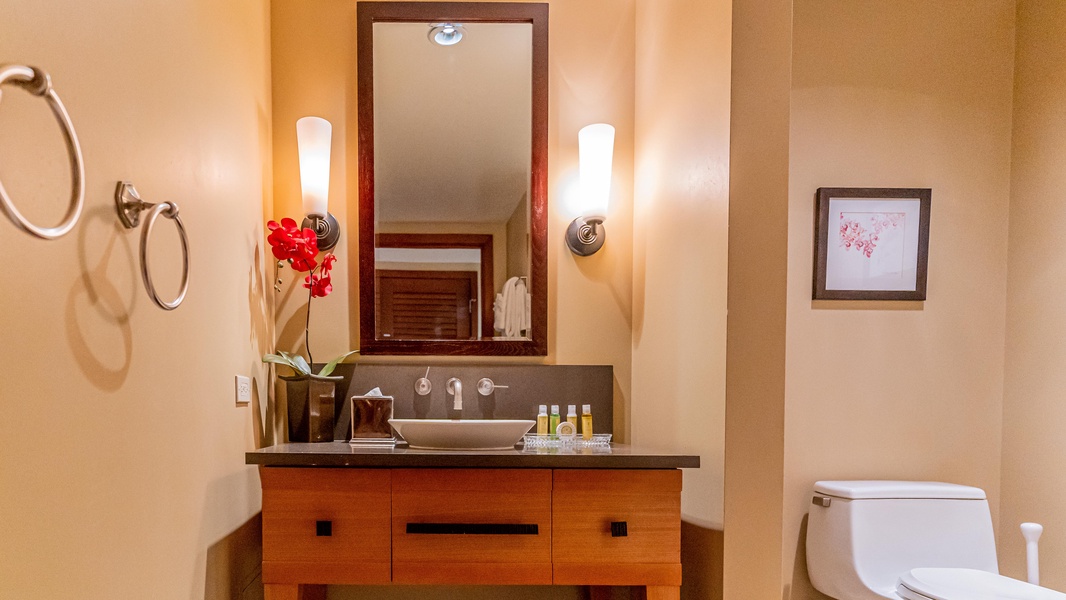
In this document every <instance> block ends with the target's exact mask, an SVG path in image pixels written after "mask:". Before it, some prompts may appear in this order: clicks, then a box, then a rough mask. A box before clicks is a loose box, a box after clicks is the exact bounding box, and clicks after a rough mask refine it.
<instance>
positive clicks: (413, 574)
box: [392, 469, 552, 585]
mask: <svg viewBox="0 0 1066 600" xmlns="http://www.w3.org/2000/svg"><path fill="white" fill-rule="evenodd" d="M551 485H552V477H551V471H550V470H547V469H396V470H394V471H393V479H392V552H393V567H392V576H393V581H394V582H395V583H437V584H485V585H490V584H543V585H547V584H550V583H551V581H552V573H551Z"/></svg>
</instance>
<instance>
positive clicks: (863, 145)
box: [727, 0, 1014, 600]
mask: <svg viewBox="0 0 1066 600" xmlns="http://www.w3.org/2000/svg"><path fill="white" fill-rule="evenodd" d="M794 7H795V17H794V44H793V59H792V67H793V71H792V119H791V144H790V169H789V189H790V196H789V231H788V237H789V250H788V257H789V270H788V281H789V284H788V329H787V334H786V339H787V355H788V358H787V385H786V400H785V410H786V420H785V454H784V456H785V505H784V543H783V553H784V558H785V566H786V572H785V577H786V579H785V582H784V585H785V586H786V588H787V586H788V585H789V579H790V578H791V579H792V583H793V585H795V586H796V587H795V589H793V591H792V598H793V599H794V600H795V599H797V598H811V597H818V596H817V594H816V593H815V592H813V590H810V589H809V587H808V586H809V583H808V580H807V577H806V572H805V565H804V564H803V560H802V559H803V551H802V549H803V539H802V534H803V530H802V529H801V522H802V520H803V517H804V515H805V514H806V512H807V509H808V507H809V506H810V500H809V493H810V490H811V486H812V484H813V483H814V482H815V481H816V480H818V479H932V480H944V481H951V482H956V483H962V484H968V485H975V486H978V487H981V488H983V489H985V490H986V491H987V492H988V494H989V498H990V501H991V505H992V510H993V517H995V515H996V514H997V512H996V511H997V508H998V505H999V487H1000V486H999V474H1000V424H1001V415H1002V394H1003V368H1004V348H1003V340H1004V335H1005V317H1004V315H1005V310H1006V276H1007V217H1008V199H1009V197H1010V183H1011V181H1010V166H1011V157H1010V136H1011V129H1010V127H1011V89H1012V70H1013V44H1014V38H1013V34H1014V29H1013V21H1014V18H1013V16H1014V3H1013V2H1011V1H1009V0H986V1H982V2H967V3H946V2H924V1H922V0H906V1H904V0H900V1H895V2H872V3H870V2H867V3H855V2H850V1H849V0H796V1H795V3H794ZM820 186H829V187H852V186H854V187H929V188H932V189H933V201H932V217H931V222H930V242H929V248H930V250H929V280H928V289H929V294H928V300H927V301H925V302H923V303H909V302H908V303H892V302H852V303H848V302H828V301H823V302H812V301H811V268H812V267H811V265H812V256H813V254H812V252H813V250H812V249H813V243H814V242H813V227H812V215H813V214H814V194H815V190H816V189H817V188H818V187H820ZM727 525H728V522H727ZM1011 527H1012V528H1013V525H1011ZM997 533H999V537H1000V538H1002V537H1003V533H1002V532H999V531H998V529H997ZM1007 535H1014V533H1013V531H1011V532H1009V533H1008V534H1007ZM793 565H795V567H794V568H793Z"/></svg>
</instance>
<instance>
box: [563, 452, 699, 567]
mask: <svg viewBox="0 0 1066 600" xmlns="http://www.w3.org/2000/svg"><path fill="white" fill-rule="evenodd" d="M553 479H554V480H553V491H552V556H553V560H554V582H555V583H556V584H578V583H584V584H586V585H588V584H591V585H637V584H654V585H680V584H681V471H680V470H677V469H664V470H624V471H623V470H577V469H559V470H556V471H555V472H554V475H553Z"/></svg>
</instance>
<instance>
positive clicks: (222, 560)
mask: <svg viewBox="0 0 1066 600" xmlns="http://www.w3.org/2000/svg"><path fill="white" fill-rule="evenodd" d="M262 564H263V516H262V514H256V515H255V516H254V517H252V518H251V519H249V520H248V521H247V522H245V523H244V524H243V525H241V526H240V527H238V528H237V529H236V530H234V531H233V532H232V533H230V534H229V535H227V536H226V537H224V538H222V539H221V540H219V541H217V542H215V543H214V544H212V545H211V546H210V547H209V548H208V549H207V568H206V571H205V577H204V600H263V579H262Z"/></svg>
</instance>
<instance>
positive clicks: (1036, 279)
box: [999, 0, 1066, 591]
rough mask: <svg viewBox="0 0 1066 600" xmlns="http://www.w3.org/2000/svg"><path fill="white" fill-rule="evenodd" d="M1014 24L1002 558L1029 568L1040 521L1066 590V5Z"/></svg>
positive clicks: (1021, 569)
mask: <svg viewBox="0 0 1066 600" xmlns="http://www.w3.org/2000/svg"><path fill="white" fill-rule="evenodd" d="M1017 28H1018V29H1017V34H1016V38H1017V39H1016V48H1017V50H1016V63H1015V80H1014V139H1013V164H1012V171H1011V208H1010V253H1009V263H1008V267H1009V276H1008V286H1007V365H1006V386H1005V390H1006V393H1005V394H1004V398H1003V474H1002V492H1001V501H1000V513H999V523H1000V529H1001V531H1000V535H999V547H1000V557H999V564H1000V568H1001V569H1002V570H1003V572H1004V573H1005V574H1007V575H1011V576H1013V577H1021V578H1024V577H1025V549H1024V546H1023V544H1024V541H1023V540H1022V537H1021V535H1020V534H1019V533H1018V524H1019V523H1022V522H1024V521H1036V522H1038V523H1042V524H1043V525H1044V527H1045V532H1044V536H1043V537H1042V538H1041V540H1040V556H1041V561H1040V562H1041V567H1042V568H1043V570H1042V572H1041V583H1042V584H1044V585H1047V586H1049V587H1052V588H1055V589H1057V590H1060V591H1066V569H1064V568H1063V565H1064V564H1066V500H1064V498H1066V472H1064V470H1063V459H1062V448H1063V445H1062V432H1063V430H1064V428H1066V402H1064V401H1063V394H1062V390H1063V389H1066V368H1064V367H1063V364H1064V360H1066V342H1064V340H1066V311H1064V310H1063V308H1062V302H1061V297H1062V294H1063V285H1064V283H1063V282H1066V262H1064V261H1063V260H1062V254H1061V252H1059V249H1058V247H1057V242H1058V241H1059V240H1061V239H1062V237H1063V223H1064V222H1066V203H1064V202H1063V197H1062V196H1063V190H1064V189H1066V171H1064V169H1063V163H1064V160H1066V113H1064V112H1063V106H1066V79H1064V78H1063V72H1064V68H1066V48H1064V47H1063V44H1062V40H1063V39H1066V5H1064V4H1063V3H1062V2H1060V1H1059V0H1041V1H1033V0H1022V1H1020V2H1018V10H1017Z"/></svg>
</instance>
